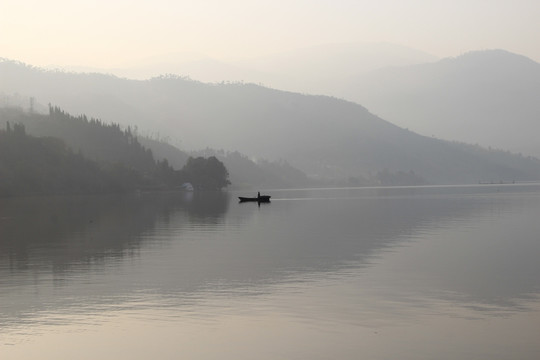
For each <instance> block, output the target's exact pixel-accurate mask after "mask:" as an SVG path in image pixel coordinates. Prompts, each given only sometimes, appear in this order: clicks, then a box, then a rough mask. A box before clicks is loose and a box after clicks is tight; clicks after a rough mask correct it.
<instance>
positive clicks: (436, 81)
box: [341, 50, 540, 157]
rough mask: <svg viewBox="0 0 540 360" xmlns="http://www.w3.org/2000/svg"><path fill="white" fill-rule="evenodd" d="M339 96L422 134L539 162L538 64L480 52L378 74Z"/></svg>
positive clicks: (356, 81)
mask: <svg viewBox="0 0 540 360" xmlns="http://www.w3.org/2000/svg"><path fill="white" fill-rule="evenodd" d="M341 95H343V96H344V97H346V98H348V99H351V100H354V101H358V102H360V103H362V104H363V105H365V106H367V107H368V108H369V109H370V110H371V111H372V112H374V113H376V114H378V115H379V116H381V117H383V118H385V119H387V120H389V121H391V122H393V123H395V124H398V125H400V126H402V127H407V128H409V129H411V130H413V131H416V132H419V133H421V134H425V135H428V136H431V135H435V136H436V137H440V138H445V139H452V140H460V141H465V142H469V143H479V144H480V145H483V146H486V147H487V146H491V147H495V148H502V149H510V150H512V151H514V152H522V153H524V154H530V155H534V156H537V157H540V141H538V134H540V100H539V99H540V64H538V63H536V62H534V61H532V60H530V59H528V58H526V57H524V56H520V55H516V54H512V53H509V52H506V51H503V50H489V51H477V52H470V53H467V54H465V55H462V56H459V57H456V58H448V59H444V60H441V61H438V62H436V63H431V64H423V65H414V66H408V67H394V68H385V69H380V70H377V71H373V72H371V73H369V74H367V75H364V76H359V77H356V78H354V79H351V80H350V81H349V85H348V86H347V87H346V88H345V90H344V91H343V93H341Z"/></svg>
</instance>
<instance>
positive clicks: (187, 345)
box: [0, 184, 540, 360]
mask: <svg viewBox="0 0 540 360" xmlns="http://www.w3.org/2000/svg"><path fill="white" fill-rule="evenodd" d="M268 193H269V194H271V195H272V197H273V201H272V203H270V204H261V205H260V206H257V204H256V203H243V204H239V203H238V202H237V201H236V196H238V195H243V194H235V193H206V194H201V193H194V194H142V195H139V196H107V197H51V198H39V199H33V198H31V199H28V198H27V199H2V200H0V358H1V359H3V360H4V359H55V360H57V359H120V358H125V359H150V358H153V359H220V360H222V359H490V360H494V359H495V360H496V359H531V360H533V359H534V360H537V359H540V341H539V339H540V297H539V295H540V260H539V259H540V186H538V185H534V184H530V185H499V186H468V187H467V186H463V187H414V188H371V189H365V188H364V189H312V190H292V191H280V190H275V191H269V192H268Z"/></svg>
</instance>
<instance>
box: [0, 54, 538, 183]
mask: <svg viewBox="0 0 540 360" xmlns="http://www.w3.org/2000/svg"><path fill="white" fill-rule="evenodd" d="M0 76H1V77H2V82H1V84H0V91H3V92H4V93H8V92H10V91H11V92H19V93H20V94H31V95H33V96H35V97H36V99H37V100H38V101H40V102H42V103H47V102H51V103H53V104H58V105H60V106H62V107H63V108H65V109H66V110H68V111H69V112H70V113H73V114H81V113H84V114H92V116H94V117H98V118H101V119H102V120H103V121H105V122H107V121H114V122H118V123H120V124H125V125H134V124H135V125H137V126H138V127H139V131H140V133H142V134H144V133H145V132H151V131H152V132H154V131H157V132H159V133H160V134H166V135H167V137H170V138H171V139H175V140H181V143H182V144H183V147H184V149H188V150H189V149H201V148H205V147H211V148H214V149H224V150H229V151H235V150H237V151H239V152H241V153H243V154H246V155H248V156H250V157H258V158H261V157H262V158H266V159H270V160H278V159H285V160H287V162H288V163H289V164H291V165H292V166H293V167H296V168H298V169H300V170H302V171H304V172H306V173H307V174H309V175H312V176H315V177H319V178H331V179H351V181H352V183H354V184H357V183H359V184H362V183H365V182H373V179H379V180H380V181H381V182H382V179H390V180H388V181H386V180H385V181H384V182H385V183H396V182H397V183H399V182H407V183H409V182H415V183H418V182H423V181H426V182H429V183H464V182H477V181H497V182H498V181H513V180H517V181H519V180H536V179H539V178H540V163H539V161H538V160H535V159H528V158H526V157H519V156H514V155H511V154H508V153H503V152H495V151H487V150H483V149H481V148H478V147H473V146H466V145H463V144H457V143H450V142H445V141H440V140H437V139H433V138H430V137H424V136H420V135H418V134H415V133H413V132H410V131H407V130H404V129H402V128H399V127H397V126H395V125H393V124H391V123H389V122H387V121H384V120H382V119H381V118H379V117H377V116H375V115H373V114H371V113H370V112H369V111H368V110H366V109H365V108H364V107H362V106H360V105H358V104H355V103H351V102H347V101H343V100H338V99H335V98H330V97H326V96H308V95H301V94H297V93H290V92H284V91H278V90H272V89H268V88H264V87H261V86H257V85H252V84H204V83H200V82H196V81H192V80H186V79H182V78H178V77H172V76H169V77H161V78H155V79H151V80H147V81H134V80H126V79H119V78H115V77H113V76H105V75H99V74H67V73H58V72H46V71H42V70H39V69H35V68H32V67H29V66H25V65H23V64H19V63H13V62H2V63H0ZM381 174H382V175H384V176H382V177H381V176H379V175H381ZM399 179H404V180H399Z"/></svg>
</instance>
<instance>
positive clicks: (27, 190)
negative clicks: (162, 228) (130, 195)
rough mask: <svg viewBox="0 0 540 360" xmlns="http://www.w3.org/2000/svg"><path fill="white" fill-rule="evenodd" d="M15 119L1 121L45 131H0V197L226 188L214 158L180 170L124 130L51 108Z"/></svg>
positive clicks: (12, 128)
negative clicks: (33, 133) (187, 186)
mask: <svg viewBox="0 0 540 360" xmlns="http://www.w3.org/2000/svg"><path fill="white" fill-rule="evenodd" d="M0 115H6V110H5V109H4V110H3V111H2V112H0ZM16 115H17V116H14V114H13V113H11V114H9V116H3V117H4V118H9V119H10V120H14V119H20V120H25V122H26V123H29V124H32V125H31V126H36V127H39V126H42V127H43V129H47V130H46V131H42V136H39V137H35V136H31V135H29V134H27V131H26V127H25V125H23V124H22V123H18V122H14V123H13V124H12V123H11V122H9V121H7V122H6V125H5V129H4V130H0V196H17V195H29V194H65V193H68V194H84V193H103V192H129V191H134V190H163V189H176V188H179V187H180V186H181V185H182V184H183V183H186V182H190V183H192V184H193V186H194V187H195V188H197V189H202V190H218V189H221V188H223V187H226V186H227V185H229V184H230V182H229V173H228V171H227V169H226V168H225V166H224V165H223V163H221V162H220V161H219V160H218V159H217V158H215V157H209V158H203V157H197V158H190V159H189V160H188V162H187V164H186V165H185V166H184V167H183V168H182V169H180V170H175V169H173V168H172V167H171V166H170V165H169V163H168V161H167V160H158V161H156V160H155V159H154V157H153V154H152V151H151V150H149V149H147V148H145V147H144V146H143V145H141V144H140V142H139V141H138V139H137V136H136V135H135V134H134V133H133V131H132V130H131V128H129V127H128V128H127V129H126V130H122V129H121V128H120V126H119V125H118V124H105V123H103V122H101V121H100V120H97V119H88V118H87V117H86V116H84V115H82V116H78V117H74V116H72V115H70V114H68V113H66V112H64V111H63V110H61V109H60V108H58V107H52V106H50V107H49V114H48V115H38V114H27V113H23V112H19V113H18V114H16ZM22 117H31V118H32V119H22ZM29 120H32V121H29ZM47 122H48V124H46V126H45V125H44V124H45V123H47ZM38 132H39V131H38Z"/></svg>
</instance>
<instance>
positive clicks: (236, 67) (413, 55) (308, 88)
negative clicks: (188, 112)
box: [49, 43, 438, 95]
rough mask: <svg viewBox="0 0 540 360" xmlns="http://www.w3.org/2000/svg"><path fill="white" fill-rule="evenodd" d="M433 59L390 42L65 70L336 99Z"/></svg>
mask: <svg viewBox="0 0 540 360" xmlns="http://www.w3.org/2000/svg"><path fill="white" fill-rule="evenodd" d="M436 60H438V59H437V58H436V57H435V56H432V55H430V54H427V53H425V52H422V51H419V50H415V49H411V48H408V47H405V46H401V45H395V44H390V43H339V44H326V45H320V46H313V47H308V48H301V49H296V50H291V51H288V52H283V53H278V54H273V55H267V56H261V57H257V58H252V59H240V60H229V61H223V60H216V59H213V58H211V57H209V56H206V55H204V54H193V53H173V54H167V55H164V56H153V57H150V58H147V59H142V60H140V61H135V60H134V61H133V62H132V63H130V64H125V66H123V67H116V68H107V69H97V68H85V67H73V66H72V67H67V68H66V70H67V71H75V72H91V73H93V72H97V73H107V74H114V75H116V76H119V77H125V78H129V79H138V80H147V79H150V78H152V77H156V76H160V75H163V74H178V75H180V76H183V77H189V78H191V79H196V80H198V81H203V82H217V83H220V82H249V83H255V84H263V85H264V86H267V87H271V88H274V89H280V90H287V91H294V92H302V93H307V94H322V95H336V93H338V92H339V91H340V90H341V89H342V84H343V83H344V82H346V81H348V79H349V78H351V77H354V76H358V75H360V74H363V73H365V72H368V71H371V70H375V69H379V68H382V67H387V66H406V65H413V64H423V63H428V62H434V61H436ZM49 68H51V69H55V68H56V67H54V66H51V67H49Z"/></svg>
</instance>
